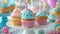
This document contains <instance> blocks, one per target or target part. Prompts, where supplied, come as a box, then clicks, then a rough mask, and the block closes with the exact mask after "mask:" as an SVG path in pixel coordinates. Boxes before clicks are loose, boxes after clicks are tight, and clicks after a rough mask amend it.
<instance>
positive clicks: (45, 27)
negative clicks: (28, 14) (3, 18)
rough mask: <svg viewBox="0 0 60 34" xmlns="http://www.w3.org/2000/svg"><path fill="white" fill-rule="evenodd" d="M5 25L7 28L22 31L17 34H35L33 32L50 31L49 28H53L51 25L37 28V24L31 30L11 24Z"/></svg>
mask: <svg viewBox="0 0 60 34" xmlns="http://www.w3.org/2000/svg"><path fill="white" fill-rule="evenodd" d="M6 25H7V26H8V27H11V28H14V29H17V30H23V32H22V33H19V34H36V33H35V32H34V30H39V29H43V30H50V29H51V27H50V26H53V25H52V24H48V25H46V26H45V25H44V26H43V27H42V26H40V27H39V26H38V25H37V24H35V25H34V27H33V28H24V27H22V26H13V25H12V23H11V22H7V23H6ZM49 25H50V26H49ZM48 26H49V27H48Z"/></svg>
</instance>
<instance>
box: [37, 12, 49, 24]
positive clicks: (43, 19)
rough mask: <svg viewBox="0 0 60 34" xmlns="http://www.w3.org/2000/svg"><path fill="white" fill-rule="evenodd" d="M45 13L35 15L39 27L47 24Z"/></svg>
mask: <svg viewBox="0 0 60 34" xmlns="http://www.w3.org/2000/svg"><path fill="white" fill-rule="evenodd" d="M47 18H48V17H47V13H46V12H45V11H44V12H43V11H42V12H38V13H37V14H36V20H37V23H38V24H39V25H46V24H47Z"/></svg>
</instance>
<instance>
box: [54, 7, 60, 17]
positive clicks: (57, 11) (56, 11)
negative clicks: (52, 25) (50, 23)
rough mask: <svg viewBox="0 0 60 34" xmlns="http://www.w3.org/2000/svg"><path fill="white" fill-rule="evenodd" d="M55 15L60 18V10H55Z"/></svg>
mask: <svg viewBox="0 0 60 34" xmlns="http://www.w3.org/2000/svg"><path fill="white" fill-rule="evenodd" d="M53 14H54V15H55V16H56V17H58V18H60V8H55V9H54V11H53Z"/></svg>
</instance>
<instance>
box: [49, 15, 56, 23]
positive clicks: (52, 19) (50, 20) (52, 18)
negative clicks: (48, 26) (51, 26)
mask: <svg viewBox="0 0 60 34" xmlns="http://www.w3.org/2000/svg"><path fill="white" fill-rule="evenodd" d="M55 19H56V17H55V15H54V14H50V15H49V16H48V22H51V23H54V22H55Z"/></svg>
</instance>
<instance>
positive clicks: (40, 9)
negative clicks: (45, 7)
mask: <svg viewBox="0 0 60 34" xmlns="http://www.w3.org/2000/svg"><path fill="white" fill-rule="evenodd" d="M40 5H41V3H39V11H40V12H41V11H42V8H41V6H40Z"/></svg>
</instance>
